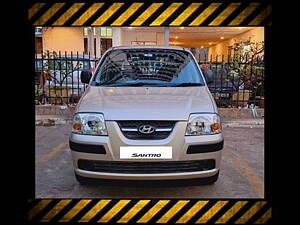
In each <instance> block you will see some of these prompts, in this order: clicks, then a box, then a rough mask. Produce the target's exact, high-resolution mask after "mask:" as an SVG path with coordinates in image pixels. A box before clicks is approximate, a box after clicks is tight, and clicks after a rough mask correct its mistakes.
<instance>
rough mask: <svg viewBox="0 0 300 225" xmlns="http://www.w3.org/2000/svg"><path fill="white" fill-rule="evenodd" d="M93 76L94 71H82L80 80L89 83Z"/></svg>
mask: <svg viewBox="0 0 300 225" xmlns="http://www.w3.org/2000/svg"><path fill="white" fill-rule="evenodd" d="M91 78H92V72H90V71H81V74H80V80H81V83H83V84H88V83H89V82H90V79H91Z"/></svg>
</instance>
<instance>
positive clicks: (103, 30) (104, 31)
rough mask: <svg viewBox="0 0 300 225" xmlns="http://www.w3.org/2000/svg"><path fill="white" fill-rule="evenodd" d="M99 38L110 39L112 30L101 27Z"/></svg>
mask: <svg viewBox="0 0 300 225" xmlns="http://www.w3.org/2000/svg"><path fill="white" fill-rule="evenodd" d="M100 36H101V37H112V28H109V27H101V28H100Z"/></svg>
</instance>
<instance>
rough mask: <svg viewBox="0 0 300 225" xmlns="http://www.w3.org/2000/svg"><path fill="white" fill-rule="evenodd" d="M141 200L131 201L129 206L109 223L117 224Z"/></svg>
mask: <svg viewBox="0 0 300 225" xmlns="http://www.w3.org/2000/svg"><path fill="white" fill-rule="evenodd" d="M138 201H139V200H130V202H129V203H127V205H125V206H124V207H123V209H121V210H120V211H119V212H118V213H117V214H116V215H114V216H113V218H111V219H110V221H109V223H113V224H115V223H116V222H117V221H118V220H119V219H121V218H122V216H124V215H125V214H126V213H127V212H128V211H129V210H130V209H131V208H132V207H133V206H134V205H135V204H136V203H137V202H138Z"/></svg>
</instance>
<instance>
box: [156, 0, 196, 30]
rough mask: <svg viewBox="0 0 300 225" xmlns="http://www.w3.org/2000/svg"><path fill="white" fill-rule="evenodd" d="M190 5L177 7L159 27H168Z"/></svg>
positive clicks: (184, 4)
mask: <svg viewBox="0 0 300 225" xmlns="http://www.w3.org/2000/svg"><path fill="white" fill-rule="evenodd" d="M190 5H191V3H189V2H187V3H186V2H185V3H183V4H182V5H181V6H179V7H178V8H177V9H176V10H175V11H174V12H173V13H172V14H171V15H170V16H169V17H168V18H167V19H166V20H165V21H164V22H163V23H162V24H161V26H169V25H170V23H172V22H173V21H174V20H175V19H176V18H177V17H178V16H179V15H180V14H181V13H182V12H183V11H184V10H186V8H187V7H188V6H190Z"/></svg>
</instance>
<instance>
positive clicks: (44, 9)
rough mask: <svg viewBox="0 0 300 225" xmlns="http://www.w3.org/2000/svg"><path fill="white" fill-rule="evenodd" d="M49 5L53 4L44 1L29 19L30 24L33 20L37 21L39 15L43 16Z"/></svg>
mask: <svg viewBox="0 0 300 225" xmlns="http://www.w3.org/2000/svg"><path fill="white" fill-rule="evenodd" d="M51 6H53V3H49V2H48V3H46V4H45V5H44V6H43V7H42V8H40V9H39V11H37V12H36V13H35V14H34V15H33V17H32V18H31V19H30V20H29V23H30V24H33V23H34V22H35V21H37V20H38V19H39V18H40V17H41V16H43V15H44V14H45V13H46V12H47V10H48V9H50V8H51Z"/></svg>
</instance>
